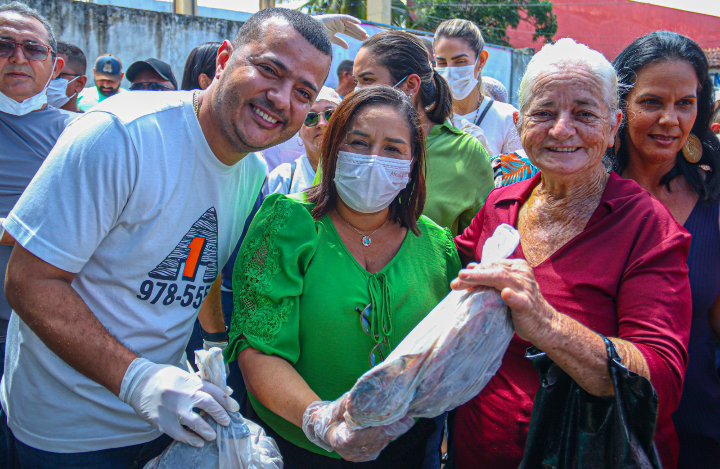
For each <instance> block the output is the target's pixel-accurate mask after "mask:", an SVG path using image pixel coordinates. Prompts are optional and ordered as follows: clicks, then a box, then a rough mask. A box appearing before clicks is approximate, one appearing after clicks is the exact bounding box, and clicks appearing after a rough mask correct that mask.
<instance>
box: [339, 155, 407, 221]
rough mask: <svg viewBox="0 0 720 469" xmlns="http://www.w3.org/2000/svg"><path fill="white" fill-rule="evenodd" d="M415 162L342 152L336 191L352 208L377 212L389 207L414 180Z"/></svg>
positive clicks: (359, 210)
mask: <svg viewBox="0 0 720 469" xmlns="http://www.w3.org/2000/svg"><path fill="white" fill-rule="evenodd" d="M411 167H412V160H398V159H395V158H385V157H382V156H377V155H360V154H357V153H350V152H348V151H339V152H338V159H337V166H336V168H335V179H334V181H335V188H336V189H337V191H338V195H339V196H340V198H341V199H342V201H343V202H345V204H346V205H347V206H348V207H350V208H351V209H353V210H355V211H358V212H360V213H376V212H379V211H381V210H383V209H385V208H387V207H388V206H389V205H390V204H391V203H392V201H393V200H395V197H397V195H398V194H399V193H400V191H401V190H403V189H405V187H407V184H408V182H409V181H410V168H411Z"/></svg>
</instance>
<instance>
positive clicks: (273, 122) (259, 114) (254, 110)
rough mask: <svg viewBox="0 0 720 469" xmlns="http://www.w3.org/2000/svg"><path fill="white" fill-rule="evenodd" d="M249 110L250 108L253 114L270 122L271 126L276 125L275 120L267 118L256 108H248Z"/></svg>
mask: <svg viewBox="0 0 720 469" xmlns="http://www.w3.org/2000/svg"><path fill="white" fill-rule="evenodd" d="M250 108H252V110H253V112H254V113H255V114H257V115H258V116H260V117H262V118H263V119H265V120H266V121H268V122H270V123H271V124H277V119H273V118H272V117H270V116H268V115H267V114H265V113H264V112H262V111H261V110H260V109H258V108H256V107H255V106H250Z"/></svg>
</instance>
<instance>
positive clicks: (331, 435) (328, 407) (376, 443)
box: [303, 393, 415, 462]
mask: <svg viewBox="0 0 720 469" xmlns="http://www.w3.org/2000/svg"><path fill="white" fill-rule="evenodd" d="M347 396H348V395H347V393H345V394H343V395H342V396H341V397H340V398H338V399H337V400H335V401H333V402H329V401H315V402H313V403H312V404H310V405H309V406H308V408H307V409H305V413H304V414H303V432H305V436H307V437H308V439H309V440H310V441H311V442H312V443H314V444H315V445H317V446H319V447H321V448H323V449H324V450H326V451H335V452H337V453H338V454H339V455H340V456H342V458H343V459H345V460H346V461H351V462H363V461H372V460H374V459H377V457H378V456H379V455H380V452H381V451H382V450H383V449H385V447H386V446H387V445H388V443H390V442H391V441H392V440H394V439H395V438H397V437H399V436H400V435H403V434H404V433H405V432H407V431H408V430H409V429H410V428H411V427H412V426H413V425H414V424H415V419H413V418H412V417H406V418H404V419H402V420H400V421H398V422H395V423H393V424H391V425H387V426H384V427H369V428H362V429H359V430H353V429H352V428H350V426H349V425H348V424H347V422H346V421H345V418H344V414H345V407H346V404H347Z"/></svg>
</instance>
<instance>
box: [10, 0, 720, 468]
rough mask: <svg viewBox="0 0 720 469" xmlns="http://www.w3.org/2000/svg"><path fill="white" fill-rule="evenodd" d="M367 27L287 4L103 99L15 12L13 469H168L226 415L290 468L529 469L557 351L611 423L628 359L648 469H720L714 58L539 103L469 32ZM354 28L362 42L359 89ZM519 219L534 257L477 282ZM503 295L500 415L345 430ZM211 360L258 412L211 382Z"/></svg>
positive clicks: (591, 82) (698, 53) (72, 51)
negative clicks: (488, 69)
mask: <svg viewBox="0 0 720 469" xmlns="http://www.w3.org/2000/svg"><path fill="white" fill-rule="evenodd" d="M359 24H360V22H359V21H358V20H357V19H355V18H352V17H349V16H346V15H322V16H318V17H311V16H308V15H306V14H304V13H300V12H298V11H295V10H289V9H283V8H269V9H265V10H261V11H260V12H258V13H256V14H255V15H253V16H252V17H251V18H250V19H249V20H248V21H246V22H245V23H244V24H243V26H242V27H241V28H240V30H239V32H238V33H237V35H236V36H235V37H234V38H231V39H230V38H229V39H228V40H225V41H222V42H206V43H204V44H200V45H198V46H197V47H195V48H194V49H193V50H192V51H191V52H190V54H189V56H188V58H187V61H186V63H185V67H184V70H183V73H182V79H181V81H180V82H179V83H178V80H177V79H176V76H175V73H174V72H173V70H172V67H171V66H170V65H169V64H168V63H166V62H164V61H162V60H159V59H157V58H153V57H151V58H148V59H146V60H141V61H137V62H134V63H132V64H131V65H130V66H129V67H127V68H124V66H123V63H122V61H121V59H120V58H119V57H118V56H119V55H121V54H120V53H119V52H120V51H110V52H113V53H112V54H111V53H104V54H102V55H100V56H99V57H97V58H96V59H95V62H94V65H93V69H92V72H93V75H92V78H93V83H92V85H89V86H88V78H89V75H88V58H87V57H86V55H85V53H84V52H83V50H82V49H81V48H79V47H77V46H76V45H73V44H70V43H67V42H64V41H62V40H61V39H62V38H56V37H55V34H54V32H53V28H52V27H51V25H50V23H49V22H48V20H47V19H46V18H44V17H43V16H42V15H40V14H39V13H38V12H37V11H35V10H33V9H31V8H29V7H27V6H26V5H24V4H22V3H18V2H12V3H7V4H3V5H0V142H1V145H0V148H2V150H1V151H0V226H1V228H0V269H2V271H3V278H4V282H3V287H2V295H1V296H0V363H1V365H0V372H1V373H2V374H3V377H2V382H1V383H0V403H1V404H2V415H1V416H0V428H1V430H0V467H11V468H57V467H78V468H93V467H98V468H100V467H102V468H142V467H143V466H144V464H145V463H147V462H148V461H149V460H151V459H152V458H154V457H155V456H157V455H159V454H161V453H162V452H163V451H164V450H165V449H166V448H167V447H168V446H169V445H170V443H171V442H172V441H173V440H176V441H181V442H184V443H187V444H189V445H192V446H196V447H201V446H203V444H204V443H205V442H206V441H211V440H213V439H214V438H215V437H216V432H215V430H214V429H213V428H212V427H211V426H210V425H209V424H208V423H207V422H206V421H205V420H203V418H201V417H200V415H199V413H198V412H197V409H200V410H202V411H204V412H205V413H206V414H207V415H209V416H210V417H211V418H212V419H214V420H215V421H216V422H217V423H218V424H219V425H227V424H228V422H229V417H228V412H235V411H238V410H239V411H240V412H241V413H242V415H243V416H245V417H247V418H249V419H250V420H252V421H254V422H256V423H258V424H259V425H261V426H262V427H263V428H264V430H265V431H266V432H267V434H268V435H270V436H271V437H272V438H273V439H274V440H275V442H276V443H277V445H278V447H279V449H280V451H281V453H282V455H283V458H284V462H285V468H288V469H295V468H298V469H301V468H309V467H314V468H333V469H334V468H349V467H356V466H357V467H364V468H377V469H380V468H383V469H384V468H408V469H410V468H413V469H415V468H417V469H439V468H440V467H441V465H444V467H446V468H449V469H450V468H455V467H457V468H461V469H468V468H472V469H476V468H485V467H486V468H493V469H496V468H508V469H509V468H516V467H518V465H519V464H520V463H521V461H522V460H523V454H524V450H525V443H526V440H527V438H528V432H529V431H530V426H531V421H534V420H533V419H534V418H535V417H534V416H535V413H534V398H535V396H536V394H537V393H538V390H539V389H540V386H541V382H540V379H539V377H538V373H537V371H536V370H535V369H534V368H533V364H532V362H531V361H530V360H528V358H527V357H528V355H526V352H527V351H528V350H530V348H531V347H537V349H539V350H541V351H542V352H543V353H545V354H546V356H547V357H548V358H549V359H551V360H552V361H553V362H554V363H556V364H557V365H558V366H559V367H560V368H561V369H562V370H563V371H564V372H565V373H567V374H568V375H569V376H570V377H571V378H572V379H573V380H574V381H575V382H576V383H577V384H578V385H579V387H580V388H581V389H582V390H583V392H584V393H585V395H587V396H588V398H589V399H597V398H600V399H602V398H607V397H610V396H613V395H614V394H615V393H616V392H618V390H617V389H616V388H614V381H613V377H612V376H611V374H610V372H609V371H608V370H609V369H608V354H609V353H610V352H609V350H610V349H612V350H614V351H616V353H617V354H618V355H619V356H620V358H621V360H622V364H623V366H624V367H626V368H627V370H629V372H631V373H632V374H633V375H637V376H639V377H641V378H642V379H644V380H646V381H648V382H649V383H651V384H652V387H653V389H654V392H655V394H654V399H655V400H654V401H653V402H654V403H655V404H654V405H656V406H657V418H656V420H655V421H654V422H646V424H647V425H649V426H650V427H652V428H654V429H653V432H652V434H653V435H654V445H653V446H652V449H651V450H648V452H652V453H653V454H652V455H650V456H649V459H650V460H653V458H655V457H657V458H659V459H658V461H659V465H660V466H661V467H664V468H671V469H672V468H682V469H685V468H700V469H702V468H708V469H710V468H715V467H719V465H720V377H719V372H718V363H720V360H719V359H718V358H717V357H720V353H718V351H720V348H718V346H717V344H718V341H719V340H720V202H719V198H720V175H719V174H718V173H719V172H720V140H719V139H718V135H720V101H718V102H715V101H714V88H713V84H712V81H711V80H710V78H709V75H708V62H707V58H706V57H705V55H704V54H703V52H702V49H701V48H700V47H699V46H698V45H697V44H696V43H695V42H694V41H693V40H692V39H691V38H688V37H684V36H681V35H679V34H676V33H672V32H667V31H657V32H654V33H651V34H647V35H645V36H642V37H640V38H637V39H636V40H635V41H633V42H632V43H630V44H629V45H628V46H627V47H626V48H625V49H624V50H623V51H622V52H621V53H620V54H619V55H618V57H617V58H616V59H615V60H614V61H613V62H612V63H611V62H610V61H608V60H607V59H606V58H605V57H604V56H603V55H602V54H600V53H599V52H597V51H594V50H592V49H590V48H588V47H587V46H585V45H583V44H579V43H577V42H576V41H574V40H572V39H569V38H565V39H560V40H558V41H557V42H556V43H554V44H548V45H546V46H544V47H543V48H542V49H541V50H540V51H539V52H537V54H536V55H535V56H534V57H533V58H532V60H531V61H530V63H529V64H528V65H527V69H526V71H525V73H524V76H523V78H522V82H521V84H520V87H519V92H518V96H517V103H518V107H515V106H514V105H513V104H512V102H511V101H512V99H511V98H512V96H509V95H508V91H507V89H506V88H505V86H504V85H503V84H502V83H501V82H500V81H498V80H496V79H494V78H492V77H489V76H484V75H483V70H484V68H485V66H486V64H487V62H488V59H489V52H488V50H487V49H486V48H485V41H484V39H483V35H482V33H481V30H480V29H479V28H478V27H477V25H475V24H473V23H472V22H470V21H467V20H464V19H452V20H448V21H444V22H442V23H441V24H440V25H439V27H438V28H437V30H436V31H435V33H434V37H433V38H432V39H430V38H428V37H420V36H417V35H414V34H411V33H409V32H405V31H399V30H388V31H384V32H380V33H377V34H375V35H373V36H372V37H368V36H367V34H366V33H365V31H364V30H363V29H362V28H361V27H360V26H359ZM342 34H344V35H347V36H350V37H352V38H355V39H358V40H361V41H363V43H362V46H361V47H360V49H359V51H358V53H357V55H356V56H355V57H354V58H353V60H344V61H342V62H341V63H339V64H338V66H337V67H336V69H335V70H331V61H332V43H334V44H336V45H339V46H341V47H347V44H346V43H345V41H344V40H343V39H341V38H340V36H339V35H342ZM59 39H60V40H59ZM115 53H117V55H114V54H115ZM329 73H336V75H337V83H338V84H337V86H336V87H335V88H331V87H328V86H325V82H326V80H327V77H328V74H329ZM124 79H126V80H127V81H128V82H129V83H130V85H129V86H128V87H127V88H123V86H122V85H123V80H124ZM156 91H168V92H170V93H155V92H156ZM501 224H509V225H511V226H513V227H516V228H517V230H518V231H519V233H520V238H521V243H520V246H519V247H518V249H517V250H516V251H515V252H514V253H513V254H512V255H511V256H510V258H509V259H507V260H504V261H500V262H496V263H492V264H481V263H479V262H480V258H481V254H482V249H483V246H484V244H485V241H486V240H487V239H488V238H489V237H490V236H491V235H492V234H493V232H494V231H495V228H496V227H498V226H499V225H501ZM478 287H481V288H494V289H496V290H499V291H501V293H502V298H503V300H504V301H505V303H506V304H507V305H508V306H509V308H510V311H511V317H512V321H513V325H514V329H515V336H514V337H513V339H512V342H511V344H510V348H509V349H508V351H507V353H506V354H505V357H504V360H503V362H502V366H501V367H500V369H499V370H498V371H497V374H496V375H495V376H494V377H493V378H492V379H491V380H490V382H489V383H488V385H487V386H486V387H485V388H484V389H483V390H482V392H481V393H480V394H479V395H478V396H477V397H475V398H474V399H472V400H470V401H469V402H467V403H465V404H463V405H462V406H460V407H459V408H457V409H455V410H453V411H451V412H449V413H444V414H442V415H437V416H434V417H433V418H422V419H418V420H417V421H416V422H415V423H414V424H413V425H412V426H411V428H409V429H407V428H403V430H402V431H401V432H398V431H397V430H396V429H391V428H389V427H370V428H361V429H355V428H350V427H348V426H347V425H346V424H345V423H344V420H343V418H344V417H343V415H342V414H343V412H342V410H343V409H344V408H345V405H346V401H345V399H346V395H345V393H346V392H347V391H348V390H349V389H350V388H352V386H353V384H354V383H355V382H356V380H357V379H358V378H359V377H360V376H361V375H362V374H363V373H364V372H366V371H367V370H368V369H369V368H371V367H372V366H374V365H376V364H378V363H380V362H381V361H382V360H384V359H385V358H386V357H387V356H388V354H389V353H390V352H391V351H392V349H393V347H395V346H397V344H399V343H400V342H401V341H402V340H403V338H404V337H405V336H407V334H408V333H409V332H410V331H411V330H412V329H413V328H414V327H415V326H416V325H417V324H418V323H419V322H420V321H421V320H422V319H423V318H424V317H425V316H426V315H427V314H428V313H429V312H430V311H431V310H432V309H433V308H434V307H435V306H436V305H437V304H438V303H439V302H440V301H441V300H442V299H443V298H444V297H445V296H446V295H447V294H448V293H449V292H450V291H451V290H466V289H470V288H478ZM211 347H219V348H221V349H223V350H224V356H225V360H226V362H227V364H228V370H229V376H228V381H227V384H228V386H229V388H231V389H230V390H228V389H221V388H220V387H217V386H215V385H213V384H211V383H209V382H206V381H203V380H201V379H200V378H199V377H198V376H197V375H196V374H195V372H196V371H197V368H195V367H194V351H195V350H198V349H203V348H205V349H209V348H211ZM527 353H529V352H527ZM613 353H615V352H613ZM193 368H194V369H193ZM231 392H232V397H231V396H230V393H231ZM338 409H340V411H338ZM378 453H379V456H377V454H378ZM376 456H377V458H376V459H374V458H375V457H376ZM371 459H374V460H372V461H371Z"/></svg>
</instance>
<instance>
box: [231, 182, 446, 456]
mask: <svg viewBox="0 0 720 469" xmlns="http://www.w3.org/2000/svg"><path fill="white" fill-rule="evenodd" d="M312 209H313V205H312V204H309V203H307V202H305V201H304V198H303V196H302V194H294V195H291V196H285V195H282V194H273V195H271V196H269V197H268V198H267V199H266V200H265V202H264V203H263V205H262V207H261V208H260V210H259V211H258V213H257V215H256V216H255V219H254V220H253V222H252V224H251V225H250V229H249V230H248V233H247V236H246V237H245V241H244V243H243V245H242V248H241V249H240V254H239V255H238V258H237V262H236V263H235V269H234V271H233V292H234V303H235V304H234V309H233V318H232V325H231V326H230V344H229V346H228V347H227V348H226V349H225V359H226V360H227V361H228V362H229V361H232V360H237V356H238V354H239V353H240V352H241V351H242V350H243V349H245V348H247V347H253V348H255V349H257V350H259V351H262V352H264V353H266V354H268V355H277V356H280V357H282V358H284V359H285V360H287V361H288V362H290V364H292V366H293V367H294V368H295V370H297V372H298V373H299V374H300V376H302V377H303V379H304V380H305V381H306V382H307V384H308V385H309V386H310V388H311V389H312V390H313V391H314V392H315V393H317V395H318V396H320V398H321V399H323V400H334V399H337V398H338V397H340V396H341V395H342V394H343V393H345V392H346V391H348V390H350V388H352V386H353V385H354V384H355V381H356V380H357V378H359V377H360V376H361V375H362V374H363V373H364V372H365V371H367V370H368V369H369V368H370V365H369V362H368V357H369V354H370V351H371V349H372V348H373V346H374V345H375V341H374V339H373V338H372V337H371V336H370V335H368V334H367V333H365V331H364V330H363V327H362V324H361V319H360V314H359V313H358V312H357V311H356V309H355V308H360V309H361V310H362V309H363V308H364V307H365V306H366V305H368V304H372V311H373V313H372V315H371V322H372V327H374V328H380V327H382V324H383V323H384V324H385V331H387V338H388V343H389V344H390V346H391V347H395V346H396V345H397V344H398V343H399V342H400V341H401V340H402V339H403V338H404V337H405V336H406V335H407V334H408V333H409V332H410V331H411V330H412V329H413V328H414V327H415V326H416V325H417V323H418V322H420V320H422V319H423V318H424V317H425V315H426V314H427V313H428V312H430V310H431V309H432V308H433V307H435V305H436V304H437V303H438V302H440V300H442V299H443V298H444V297H445V295H446V294H447V293H448V291H449V289H450V288H449V285H450V281H451V280H452V279H453V278H455V277H456V276H457V273H458V270H459V269H460V259H459V258H458V254H457V250H456V248H455V245H454V243H453V240H452V236H451V234H450V232H449V230H447V229H443V228H440V227H439V226H438V225H436V224H435V223H434V222H432V221H431V220H430V219H428V218H426V217H421V218H420V220H419V221H418V227H419V229H420V232H421V235H420V236H415V235H414V234H413V233H412V232H408V234H407V236H406V237H405V240H404V241H403V243H402V245H401V247H400V250H399V251H398V253H397V254H396V255H395V257H394V258H393V259H392V260H391V261H390V262H389V263H388V264H387V265H386V266H385V268H383V269H382V270H381V271H380V272H378V273H375V274H370V273H369V272H368V271H367V270H365V269H364V268H363V267H362V266H361V265H360V264H359V263H358V262H357V260H355V258H354V257H353V255H352V254H351V253H350V251H348V249H347V247H346V246H345V243H344V242H343V241H342V240H341V239H340V235H339V234H338V232H337V231H336V230H335V226H334V225H333V223H332V221H331V220H330V217H329V216H324V217H322V218H321V219H319V220H314V219H313V218H312V216H311V211H312ZM358 242H360V241H359V240H358ZM249 397H250V402H251V404H252V406H253V409H254V410H255V411H256V412H257V414H258V416H259V417H260V418H261V419H263V420H264V421H265V422H266V423H267V424H268V425H270V426H271V427H272V428H273V430H275V431H276V432H277V433H278V434H279V435H280V436H282V437H283V438H285V439H287V440H288V441H290V442H292V443H293V444H295V445H297V446H300V447H302V448H305V449H308V450H310V451H314V452H316V453H319V454H323V455H328V454H330V456H333V457H339V456H338V455H337V454H336V453H328V452H327V451H325V450H323V449H321V448H319V447H317V446H315V445H313V444H312V443H310V441H308V440H307V438H305V435H304V434H303V432H302V429H301V428H298V427H297V426H295V425H294V424H292V423H290V422H288V421H286V420H285V419H283V418H282V417H279V416H277V415H275V414H274V413H273V412H272V411H270V410H268V409H267V408H265V407H264V406H263V405H262V404H260V402H259V401H258V400H257V399H255V397H254V396H252V394H249Z"/></svg>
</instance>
